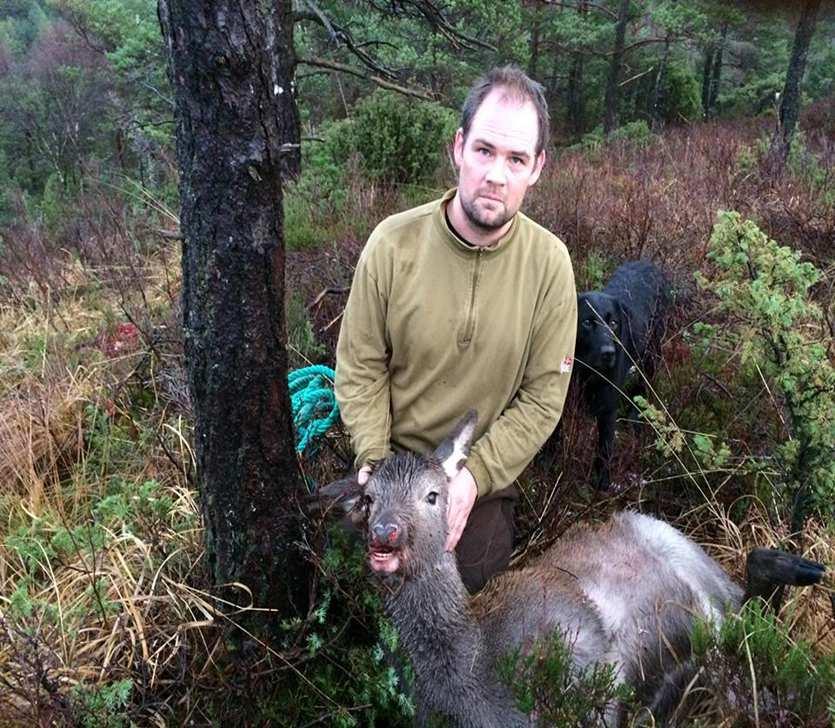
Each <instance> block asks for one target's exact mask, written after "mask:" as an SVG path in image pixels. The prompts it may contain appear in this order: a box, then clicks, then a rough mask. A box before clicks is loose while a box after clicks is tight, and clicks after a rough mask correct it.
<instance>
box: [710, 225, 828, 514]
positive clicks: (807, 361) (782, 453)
mask: <svg viewBox="0 0 835 728" xmlns="http://www.w3.org/2000/svg"><path fill="white" fill-rule="evenodd" d="M708 258H709V259H710V261H711V262H712V263H713V266H714V269H713V272H712V273H711V274H710V275H704V274H701V273H697V280H698V282H699V284H700V285H701V286H702V288H704V289H705V290H706V291H709V292H710V293H712V294H713V295H714V296H715V297H716V298H717V299H718V309H719V312H721V313H722V314H724V315H725V316H726V322H727V323H726V325H723V326H722V327H719V326H702V327H701V333H702V334H703V335H704V336H706V337H707V338H708V339H710V340H712V342H713V343H714V345H716V346H720V347H724V348H732V349H736V350H738V351H739V352H740V355H741V364H742V366H743V367H744V368H749V369H752V370H756V371H757V373H759V374H760V376H762V377H763V379H764V380H765V381H766V382H767V383H768V385H769V390H770V391H771V392H772V393H773V402H774V406H775V408H776V409H777V413H776V414H777V416H778V417H779V419H780V421H781V423H783V427H784V429H785V434H786V438H785V440H784V441H783V442H781V443H780V444H777V445H775V447H774V449H773V458H774V464H776V465H777V466H778V468H779V471H780V475H781V477H780V478H779V481H778V482H779V490H780V494H779V495H780V496H781V497H782V498H783V500H784V502H785V503H786V505H788V506H789V507H790V508H791V512H792V518H791V520H792V528H793V530H795V531H799V530H800V529H801V528H802V525H803V523H804V521H805V519H806V516H807V515H808V513H809V511H810V510H812V509H814V510H817V511H819V512H820V513H821V514H822V515H824V516H825V517H829V518H831V517H832V516H833V515H835V511H833V503H835V369H833V366H832V363H831V361H830V359H829V354H828V351H827V347H826V345H825V342H826V340H827V337H826V332H825V329H824V328H823V325H824V323H825V321H824V316H823V312H822V311H821V309H820V306H818V305H817V304H816V303H815V302H814V301H813V300H812V298H811V289H812V287H813V286H814V285H815V284H816V283H817V282H818V281H819V280H820V277H821V276H820V272H819V271H818V270H817V269H816V268H815V267H814V266H813V265H812V264H811V263H806V262H801V259H800V253H798V252H797V251H793V250H791V249H790V248H787V247H784V246H780V245H778V244H777V243H776V242H775V241H773V240H771V239H769V238H768V236H767V235H765V234H764V233H763V232H762V231H761V230H760V229H759V228H758V227H757V226H756V225H755V224H754V223H753V222H751V221H747V220H743V219H742V217H741V216H740V215H739V214H738V213H735V212H724V213H721V214H720V216H719V221H718V222H717V224H716V226H715V227H714V230H713V234H712V235H711V239H710V250H709V252H708Z"/></svg>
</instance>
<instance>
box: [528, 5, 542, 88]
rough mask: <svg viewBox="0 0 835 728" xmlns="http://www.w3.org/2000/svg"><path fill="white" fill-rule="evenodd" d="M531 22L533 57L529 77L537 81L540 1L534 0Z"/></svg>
mask: <svg viewBox="0 0 835 728" xmlns="http://www.w3.org/2000/svg"><path fill="white" fill-rule="evenodd" d="M531 22H532V27H531V42H530V54H531V55H530V58H529V59H528V76H530V77H531V78H534V79H535V78H536V77H537V73H538V71H539V42H540V35H541V32H542V9H541V8H540V7H539V1H538V0H533V7H532V8H531Z"/></svg>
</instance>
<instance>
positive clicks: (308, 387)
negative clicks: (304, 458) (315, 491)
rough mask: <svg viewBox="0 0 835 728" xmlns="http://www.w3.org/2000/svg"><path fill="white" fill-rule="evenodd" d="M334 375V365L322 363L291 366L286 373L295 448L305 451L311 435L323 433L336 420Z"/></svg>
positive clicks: (337, 408) (311, 437) (315, 435)
mask: <svg viewBox="0 0 835 728" xmlns="http://www.w3.org/2000/svg"><path fill="white" fill-rule="evenodd" d="M334 376H335V375H334V371H333V369H331V368H330V367H326V366H323V365H321V364H315V365H313V366H309V367H304V368H302V369H294V370H293V371H292V372H290V374H289V375H288V376H287V385H288V388H289V390H290V406H291V408H292V411H293V425H294V427H295V430H296V452H299V453H301V452H304V451H305V450H306V449H307V448H308V446H309V445H310V443H311V442H312V440H313V439H314V438H316V437H319V436H321V435H324V434H325V433H326V432H327V431H328V430H329V429H330V428H331V427H333V426H334V425H335V424H336V422H337V421H338V420H339V406H338V405H337V404H336V397H335V396H334V393H333V380H334Z"/></svg>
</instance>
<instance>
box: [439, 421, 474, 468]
mask: <svg viewBox="0 0 835 728" xmlns="http://www.w3.org/2000/svg"><path fill="white" fill-rule="evenodd" d="M477 421H478V414H477V413H476V411H475V410H470V411H469V412H467V414H466V415H465V416H464V419H462V420H461V421H460V422H459V423H458V424H457V425H456V426H455V428H454V429H453V430H452V432H451V433H450V434H449V435H448V436H447V437H446V438H445V439H444V441H443V442H442V443H441V444H440V445H438V447H437V449H436V450H435V452H434V453H433V457H434V458H435V459H436V460H438V462H440V463H441V467H442V468H443V469H444V472H445V473H446V476H447V478H449V479H450V480H452V479H453V478H454V477H455V476H456V475H458V473H459V472H460V470H461V468H463V467H464V463H465V462H466V461H467V456H468V455H469V454H470V445H471V444H472V441H473V435H474V434H475V425H476V422H477Z"/></svg>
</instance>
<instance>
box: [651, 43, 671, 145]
mask: <svg viewBox="0 0 835 728" xmlns="http://www.w3.org/2000/svg"><path fill="white" fill-rule="evenodd" d="M669 58H670V39H669V37H668V38H667V42H666V43H664V53H663V54H662V56H661V61H660V62H659V64H658V72H657V73H656V74H655V82H654V83H653V84H652V93H651V94H650V102H649V115H650V119H651V121H652V128H653V129H658V128H659V127H660V126H661V125H662V124H663V122H664V115H663V108H664V101H665V99H664V76H665V75H666V73H667V64H668V63H669Z"/></svg>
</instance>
